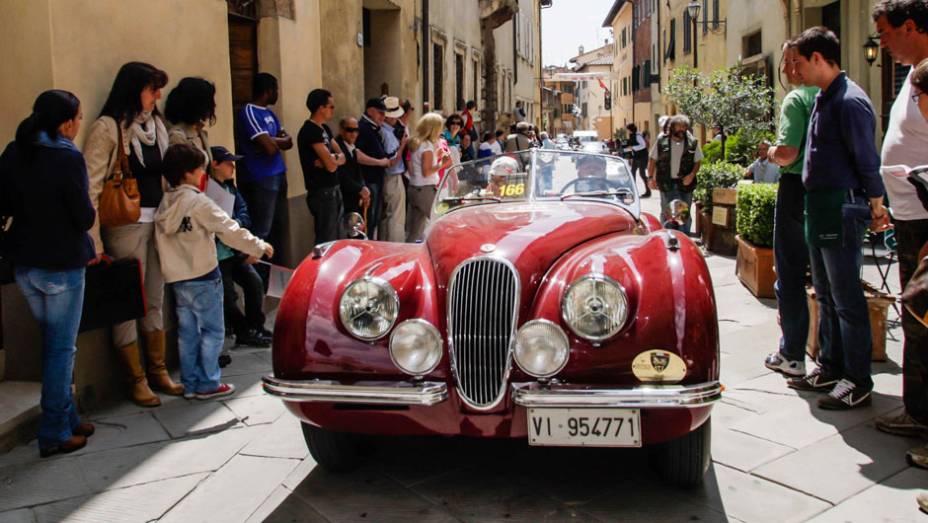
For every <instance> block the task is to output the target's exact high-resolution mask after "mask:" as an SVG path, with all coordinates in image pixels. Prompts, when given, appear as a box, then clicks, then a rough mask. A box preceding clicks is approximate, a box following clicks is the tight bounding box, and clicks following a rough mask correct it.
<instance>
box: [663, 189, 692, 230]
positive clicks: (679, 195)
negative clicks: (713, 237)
mask: <svg viewBox="0 0 928 523" xmlns="http://www.w3.org/2000/svg"><path fill="white" fill-rule="evenodd" d="M674 200H682V201H684V202H686V204H687V205H689V206H690V214H689V216H687V218H686V223H684V224H683V228H682V229H680V231H681V232H682V233H684V234H686V235H687V236H688V235H689V234H690V225H692V223H693V215H692V208H693V193H692V192H687V191H681V190H678V189H672V190H669V191H661V223H664V222H666V221H667V220H669V219H670V202H672V201H674Z"/></svg>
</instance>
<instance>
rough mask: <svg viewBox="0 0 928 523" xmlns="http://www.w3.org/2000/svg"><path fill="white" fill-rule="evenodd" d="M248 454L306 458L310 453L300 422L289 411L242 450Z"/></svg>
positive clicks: (268, 456)
mask: <svg viewBox="0 0 928 523" xmlns="http://www.w3.org/2000/svg"><path fill="white" fill-rule="evenodd" d="M241 454H244V455H247V456H257V457H267V458H289V459H305V458H306V457H307V456H308V455H309V450H307V449H306V443H305V442H304V441H303V431H302V429H301V428H300V422H299V420H297V419H296V418H295V417H294V416H292V415H291V414H289V413H287V414H284V415H283V416H281V417H280V418H278V420H277V421H275V422H274V423H272V424H271V425H269V426H268V428H267V429H266V430H265V431H264V432H263V433H262V435H261V437H259V438H254V439H253V440H252V441H251V442H250V443H249V444H248V445H246V446H245V448H243V449H242V450H241Z"/></svg>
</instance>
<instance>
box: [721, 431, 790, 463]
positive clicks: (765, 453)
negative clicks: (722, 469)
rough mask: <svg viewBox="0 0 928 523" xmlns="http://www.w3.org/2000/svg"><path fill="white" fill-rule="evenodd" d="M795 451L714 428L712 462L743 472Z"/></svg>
mask: <svg viewBox="0 0 928 523" xmlns="http://www.w3.org/2000/svg"><path fill="white" fill-rule="evenodd" d="M795 451H796V449H793V448H791V447H787V446H785V445H780V444H778V443H774V442H772V441H767V440H764V439H760V438H757V437H754V436H751V435H750V434H745V433H743V432H737V431H734V430H731V429H726V428H721V427H715V426H714V425H713V427H712V460H713V461H715V462H716V463H721V464H723V465H726V466H729V467H731V468H733V469H737V470H740V471H742V472H750V471H751V470H754V469H755V468H757V467H759V466H761V465H763V464H765V463H769V462H771V461H774V460H777V459H778V458H782V457H783V456H786V455H789V454H792V453H794V452H795Z"/></svg>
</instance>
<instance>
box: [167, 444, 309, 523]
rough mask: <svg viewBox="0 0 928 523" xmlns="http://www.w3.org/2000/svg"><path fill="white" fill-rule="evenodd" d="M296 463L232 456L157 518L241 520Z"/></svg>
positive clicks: (203, 520) (264, 498)
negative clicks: (225, 463)
mask: <svg viewBox="0 0 928 523" xmlns="http://www.w3.org/2000/svg"><path fill="white" fill-rule="evenodd" d="M298 463H299V462H298V461H296V460H291V459H272V458H255V457H251V456H236V457H234V458H232V460H230V461H229V463H228V464H227V465H226V466H224V467H222V468H221V469H220V470H219V471H218V472H216V473H215V474H212V475H211V476H210V477H209V478H208V479H206V480H204V481H203V482H202V483H200V484H199V485H198V486H197V487H196V489H194V490H193V492H191V493H190V494H189V495H187V496H186V497H185V498H184V499H183V501H181V502H180V503H178V504H177V506H175V507H174V508H172V509H171V510H170V512H168V513H167V514H165V516H164V517H163V518H161V521H163V522H165V523H170V522H181V523H190V522H191V521H202V522H212V521H215V522H217V523H219V522H223V523H224V522H229V521H243V520H245V519H246V518H247V517H248V516H249V515H251V514H252V513H253V512H254V511H255V510H257V509H258V507H260V506H261V504H262V503H263V502H264V501H265V500H266V499H267V498H268V496H270V494H271V493H272V492H273V491H274V490H275V489H276V488H277V485H279V484H280V482H281V481H283V480H284V478H286V477H287V475H288V474H289V473H290V471H292V470H293V469H294V468H295V467H296V466H297V464H298Z"/></svg>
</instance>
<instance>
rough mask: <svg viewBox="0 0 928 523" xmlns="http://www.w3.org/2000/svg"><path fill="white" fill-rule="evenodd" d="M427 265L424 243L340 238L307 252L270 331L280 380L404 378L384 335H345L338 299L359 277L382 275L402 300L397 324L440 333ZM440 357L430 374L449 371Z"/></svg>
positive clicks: (442, 375) (441, 322)
mask: <svg viewBox="0 0 928 523" xmlns="http://www.w3.org/2000/svg"><path fill="white" fill-rule="evenodd" d="M431 267H432V264H431V263H430V262H429V259H428V252H427V250H426V248H425V246H424V245H422V244H398V243H387V242H370V241H355V240H343V241H339V242H336V243H335V244H334V245H332V247H331V248H330V249H329V250H328V251H327V252H326V253H325V254H324V255H323V256H322V257H319V258H313V257H308V258H306V259H305V260H304V261H303V262H302V263H301V264H300V266H299V268H298V269H297V270H296V272H295V273H294V275H293V278H292V279H291V282H290V285H288V287H287V291H286V292H285V293H284V296H283V298H282V300H281V303H280V309H279V311H278V314H277V320H276V324H275V335H274V350H273V355H274V356H273V358H274V359H273V363H274V374H275V375H276V376H278V377H280V378H285V379H300V378H306V377H310V376H311V377H314V378H326V379H341V378H345V379H351V380H356V379H364V377H365V376H376V377H377V379H387V380H389V379H406V378H407V376H406V375H405V374H403V373H402V372H401V371H400V370H399V369H397V368H396V366H395V365H393V363H392V361H391V360H390V354H389V350H388V343H389V333H388V334H387V335H386V336H384V337H383V338H381V339H379V340H375V341H371V342H366V341H362V340H359V339H356V338H354V337H353V336H351V335H350V334H349V333H348V332H347V331H346V330H345V328H344V327H343V326H342V323H341V321H340V320H339V316H338V304H339V299H340V297H341V295H342V292H343V291H344V289H345V287H347V286H348V285H349V284H350V283H351V282H353V281H354V280H356V279H357V278H360V277H362V276H364V275H370V276H376V277H379V278H382V279H384V280H386V281H388V282H389V283H390V284H391V285H392V286H393V288H394V289H395V290H396V292H397V294H398V296H399V299H400V312H399V315H398V317H397V320H396V324H399V323H400V322H402V321H404V320H407V319H410V318H422V319H424V320H426V321H428V322H430V323H432V324H433V325H435V326H436V327H437V328H438V329H439V331H440V332H444V331H445V326H444V318H443V317H442V316H441V315H440V314H438V313H437V311H438V309H439V308H438V307H437V306H436V300H437V289H436V286H435V285H434V283H433V282H434V276H433V274H432V268H431ZM449 371H450V367H449V364H448V362H447V361H443V362H442V363H441V364H440V365H439V367H438V368H437V369H436V370H435V371H434V372H433V373H432V374H430V375H429V376H430V377H433V378H436V379H443V378H445V377H447V375H448V372H449Z"/></svg>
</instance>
